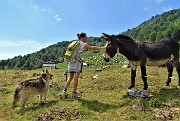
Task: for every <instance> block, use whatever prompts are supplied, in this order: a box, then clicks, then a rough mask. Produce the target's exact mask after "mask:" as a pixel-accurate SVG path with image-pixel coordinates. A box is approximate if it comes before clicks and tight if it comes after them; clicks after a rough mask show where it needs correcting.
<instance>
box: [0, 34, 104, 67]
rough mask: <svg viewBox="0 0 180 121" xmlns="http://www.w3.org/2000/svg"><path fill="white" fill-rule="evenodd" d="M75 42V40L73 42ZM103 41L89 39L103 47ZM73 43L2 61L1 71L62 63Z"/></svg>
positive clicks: (65, 43)
mask: <svg viewBox="0 0 180 121" xmlns="http://www.w3.org/2000/svg"><path fill="white" fill-rule="evenodd" d="M72 41H73V40H72ZM101 41H102V40H101V39H100V38H97V37H89V38H88V42H89V44H91V45H92V44H93V45H99V46H100V45H101ZM70 42H71V41H62V42H58V43H57V44H54V45H51V46H49V47H46V48H43V49H41V50H40V51H37V52H34V53H31V54H27V55H25V56H21V55H19V56H16V57H14V58H12V59H7V60H1V61H0V69H26V70H31V69H37V68H41V67H42V64H43V62H48V61H51V62H55V63H58V62H62V61H63V55H64V53H65V51H66V48H67V45H68V44H69V43H70Z"/></svg>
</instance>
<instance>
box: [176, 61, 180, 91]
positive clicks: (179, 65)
mask: <svg viewBox="0 0 180 121" xmlns="http://www.w3.org/2000/svg"><path fill="white" fill-rule="evenodd" d="M175 66H176V71H177V73H178V80H179V81H178V88H179V87H180V63H179V61H177V62H176V61H175Z"/></svg>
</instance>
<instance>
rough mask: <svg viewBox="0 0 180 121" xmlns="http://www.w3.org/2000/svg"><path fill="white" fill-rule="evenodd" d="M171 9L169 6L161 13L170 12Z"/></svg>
mask: <svg viewBox="0 0 180 121" xmlns="http://www.w3.org/2000/svg"><path fill="white" fill-rule="evenodd" d="M172 9H173V8H172V7H171V6H168V7H165V8H164V10H163V12H166V11H170V10H172Z"/></svg>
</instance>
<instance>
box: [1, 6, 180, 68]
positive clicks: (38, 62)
mask: <svg viewBox="0 0 180 121" xmlns="http://www.w3.org/2000/svg"><path fill="white" fill-rule="evenodd" d="M121 34H125V35H128V36H130V37H132V38H134V39H136V40H138V41H148V42H155V41H159V40H160V39H162V38H164V37H173V38H175V39H177V40H180V9H175V10H171V11H168V12H165V13H163V14H161V15H155V16H153V17H152V18H151V19H150V20H147V21H145V22H143V23H142V24H140V25H139V26H137V27H136V28H133V29H128V30H127V31H125V32H123V33H121ZM70 42H71V40H69V41H62V42H58V43H57V44H54V45H51V46H49V47H47V48H43V49H41V50H40V51H37V52H34V53H32V54H28V55H25V56H20V55H19V56H16V57H14V58H12V59H8V60H1V61H0V69H27V70H30V69H37V68H41V67H42V64H43V62H47V61H52V62H55V63H58V62H62V61H63V55H64V53H65V50H66V47H67V45H68V44H69V43H70ZM88 42H89V44H90V45H97V46H101V45H103V44H104V43H105V42H104V41H102V40H101V39H100V38H99V37H89V38H88ZM85 55H86V54H85Z"/></svg>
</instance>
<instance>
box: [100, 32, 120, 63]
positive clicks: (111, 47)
mask: <svg viewBox="0 0 180 121" xmlns="http://www.w3.org/2000/svg"><path fill="white" fill-rule="evenodd" d="M102 34H103V36H102V38H103V39H105V40H106V41H107V42H108V45H107V47H106V52H105V53H104V54H103V57H104V60H105V61H106V62H109V60H110V58H113V57H114V56H115V55H116V53H117V44H116V43H115V42H114V41H115V39H114V38H113V37H112V36H110V35H108V34H105V33H102Z"/></svg>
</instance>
